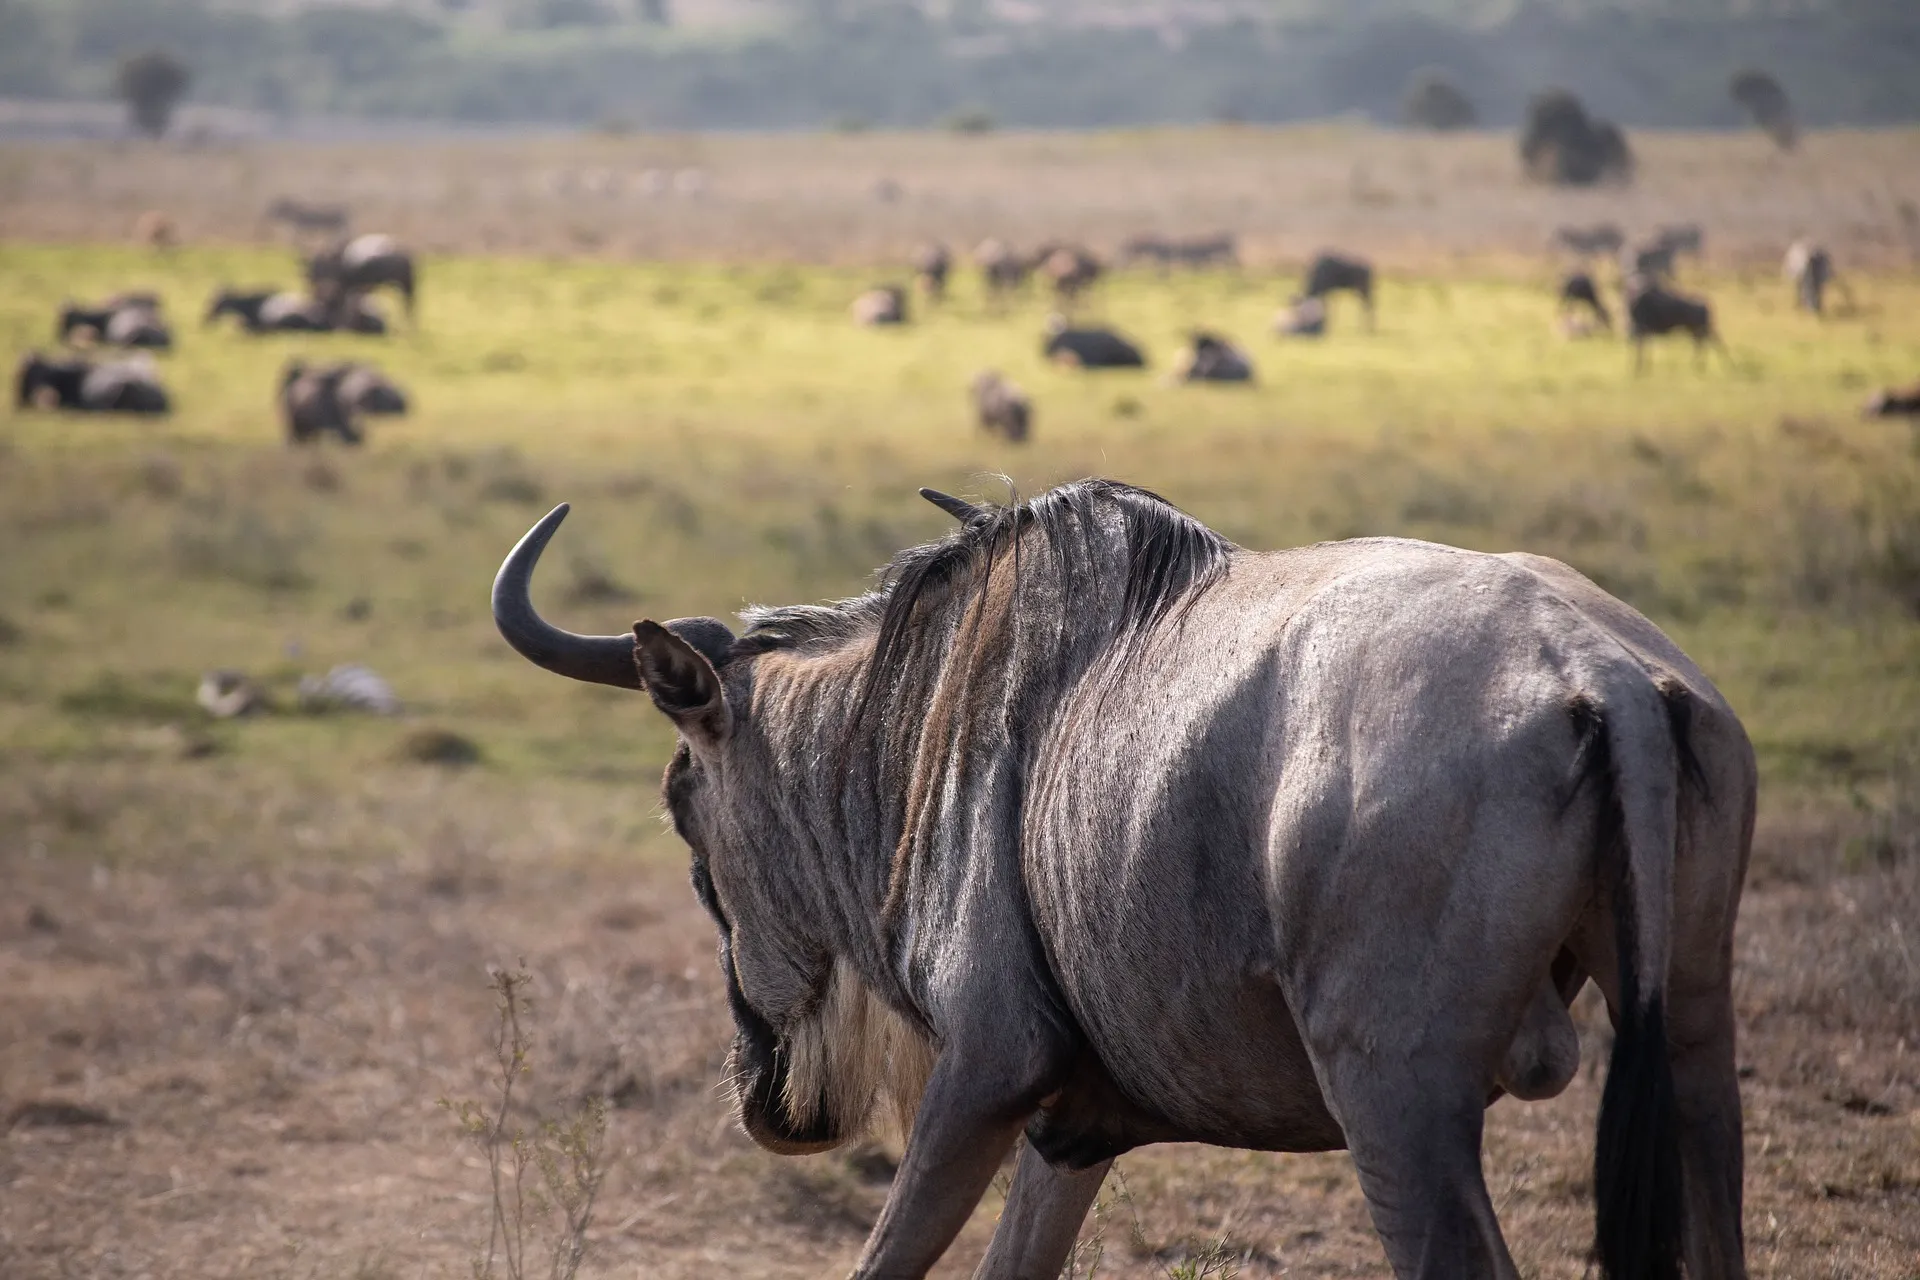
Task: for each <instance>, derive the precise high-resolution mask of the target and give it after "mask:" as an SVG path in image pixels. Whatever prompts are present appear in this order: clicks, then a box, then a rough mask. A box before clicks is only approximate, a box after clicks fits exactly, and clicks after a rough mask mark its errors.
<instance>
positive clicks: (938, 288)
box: [913, 240, 953, 302]
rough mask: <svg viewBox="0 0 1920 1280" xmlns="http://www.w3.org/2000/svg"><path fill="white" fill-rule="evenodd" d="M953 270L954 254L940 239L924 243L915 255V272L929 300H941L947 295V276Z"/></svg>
mask: <svg viewBox="0 0 1920 1280" xmlns="http://www.w3.org/2000/svg"><path fill="white" fill-rule="evenodd" d="M952 271H953V254H952V253H951V252H950V251H949V250H948V249H947V246H946V245H944V244H941V243H940V242H939V241H937V240H936V241H934V242H932V243H930V244H923V245H921V246H920V248H919V249H918V250H917V251H915V253H914V255H913V274H914V278H915V279H917V280H919V282H920V289H921V292H923V293H925V294H926V295H927V301H929V302H940V301H942V300H944V299H945V298H946V296H947V276H948V275H949V274H950V273H951V272H952Z"/></svg>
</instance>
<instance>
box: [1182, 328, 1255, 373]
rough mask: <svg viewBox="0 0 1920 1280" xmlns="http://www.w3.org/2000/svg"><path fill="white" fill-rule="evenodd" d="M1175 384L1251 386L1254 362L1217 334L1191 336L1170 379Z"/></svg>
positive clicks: (1203, 332) (1204, 333) (1200, 333)
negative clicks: (1235, 384) (1217, 383)
mask: <svg viewBox="0 0 1920 1280" xmlns="http://www.w3.org/2000/svg"><path fill="white" fill-rule="evenodd" d="M1170 376H1171V377H1172V379H1173V381H1175V382H1252V381H1253V360H1252V359H1251V358H1250V357H1249V356H1248V355H1247V353H1246V352H1244V351H1242V350H1240V348H1238V347H1236V346H1234V345H1233V344H1232V343H1231V342H1228V341H1227V340H1226V339H1225V338H1222V337H1220V336H1219V335H1218V334H1212V333H1207V332H1205V331H1202V332H1199V333H1195V334H1194V335H1193V343H1192V345H1191V346H1189V347H1187V348H1186V349H1185V350H1184V351H1182V352H1181V353H1180V358H1179V359H1178V360H1176V361H1175V362H1174V367H1173V372H1172V374H1171V375H1170Z"/></svg>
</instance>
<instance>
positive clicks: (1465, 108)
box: [1400, 68, 1480, 130]
mask: <svg viewBox="0 0 1920 1280" xmlns="http://www.w3.org/2000/svg"><path fill="white" fill-rule="evenodd" d="M1400 113H1401V115H1402V117H1403V118H1404V119H1405V120H1406V122H1407V123H1408V124H1410V125H1413V126H1415V127H1416V128H1420V129H1435V130H1448V129H1471V128H1473V126H1474V125H1476V124H1478V123H1479V122H1480V113H1479V112H1478V111H1476V110H1474V106H1473V100H1472V99H1470V98H1468V97H1467V95H1466V93H1465V92H1464V91H1463V90H1462V89H1461V88H1460V86H1459V85H1457V84H1455V83H1454V82H1453V79H1452V77H1450V76H1449V75H1448V74H1447V73H1446V72H1444V71H1441V70H1438V69H1435V68H1429V69H1427V70H1425V71H1417V72H1415V73H1414V76H1413V79H1412V80H1411V81H1409V82H1408V84H1407V92H1406V95H1405V96H1404V97H1403V98H1402V99H1401V100H1400Z"/></svg>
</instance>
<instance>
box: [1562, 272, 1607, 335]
mask: <svg viewBox="0 0 1920 1280" xmlns="http://www.w3.org/2000/svg"><path fill="white" fill-rule="evenodd" d="M1580 307H1585V308H1586V309H1587V311H1588V312H1589V313H1590V314H1591V315H1592V317H1593V319H1594V320H1595V321H1596V322H1598V323H1599V325H1600V327H1601V328H1603V329H1611V328H1613V313H1612V312H1610V311H1608V310H1607V304H1606V303H1605V302H1603V301H1602V300H1601V298H1600V288H1599V286H1598V285H1596V284H1594V282H1593V277H1592V276H1590V275H1588V274H1587V273H1586V272H1584V271H1572V272H1569V273H1567V275H1566V276H1565V277H1563V278H1562V279H1561V281H1560V315H1561V318H1562V319H1563V320H1564V319H1566V318H1567V315H1568V312H1569V311H1573V310H1575V309H1577V308H1580Z"/></svg>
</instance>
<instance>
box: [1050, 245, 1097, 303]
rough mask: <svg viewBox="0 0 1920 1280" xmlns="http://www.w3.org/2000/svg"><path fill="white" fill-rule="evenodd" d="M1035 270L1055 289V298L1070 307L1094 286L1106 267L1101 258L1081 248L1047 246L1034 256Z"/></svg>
mask: <svg viewBox="0 0 1920 1280" xmlns="http://www.w3.org/2000/svg"><path fill="white" fill-rule="evenodd" d="M1033 269H1034V270H1035V271H1037V272H1039V274H1040V275H1041V277H1042V278H1043V279H1045V280H1046V282H1047V283H1048V284H1049V285H1050V286H1052V288H1053V296H1054V297H1055V298H1057V299H1058V300H1059V301H1060V302H1061V303H1063V304H1066V305H1071V304H1073V303H1075V302H1078V301H1079V300H1080V296H1081V295H1082V294H1084V293H1085V292H1086V291H1087V290H1088V289H1091V288H1092V287H1093V286H1094V283H1095V282H1096V281H1098V280H1099V279H1100V276H1101V274H1102V271H1103V268H1102V267H1101V265H1100V259H1098V258H1096V257H1094V256H1093V254H1092V253H1091V252H1090V251H1088V250H1087V249H1084V248H1082V247H1081V246H1079V245H1074V244H1063V245H1047V246H1045V247H1044V248H1042V249H1040V250H1039V251H1038V252H1036V253H1035V254H1034V258H1033Z"/></svg>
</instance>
